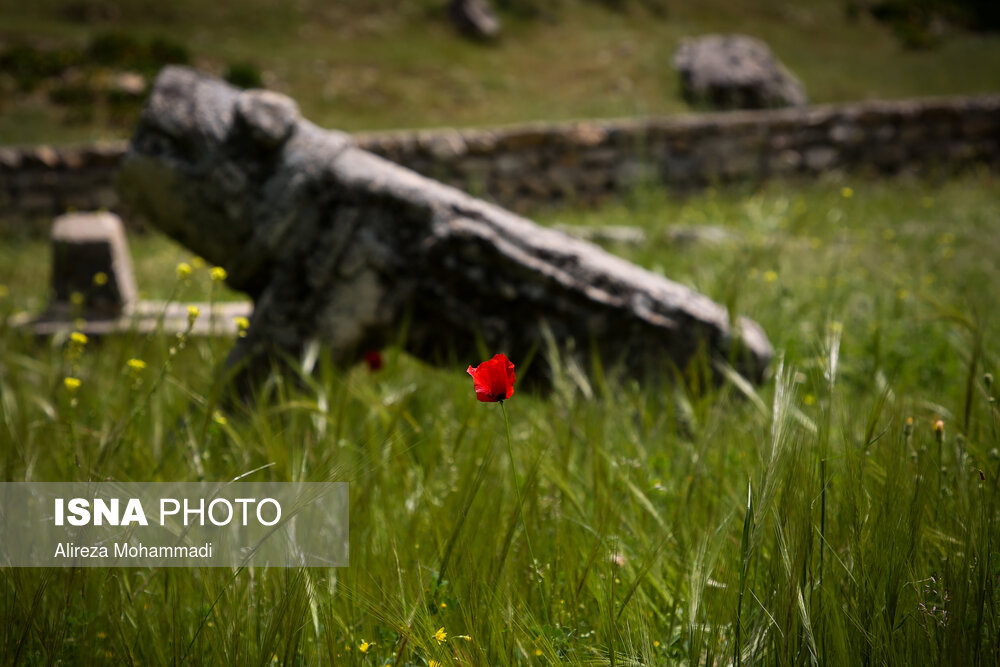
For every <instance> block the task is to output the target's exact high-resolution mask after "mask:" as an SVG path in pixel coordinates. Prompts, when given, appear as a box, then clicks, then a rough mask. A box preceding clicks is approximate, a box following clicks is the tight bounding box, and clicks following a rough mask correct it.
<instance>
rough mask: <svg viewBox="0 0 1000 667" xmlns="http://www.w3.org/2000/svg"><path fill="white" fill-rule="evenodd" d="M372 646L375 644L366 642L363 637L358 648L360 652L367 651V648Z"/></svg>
mask: <svg viewBox="0 0 1000 667" xmlns="http://www.w3.org/2000/svg"><path fill="white" fill-rule="evenodd" d="M372 646H375V642H366V641H365V640H364V639H362V640H361V646H359V647H358V650H359V651H361V652H362V653H368V649H370V648H371V647H372Z"/></svg>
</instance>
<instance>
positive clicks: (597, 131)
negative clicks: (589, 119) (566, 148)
mask: <svg viewBox="0 0 1000 667" xmlns="http://www.w3.org/2000/svg"><path fill="white" fill-rule="evenodd" d="M607 138H608V133H607V132H606V131H605V130H604V128H603V127H601V126H600V125H598V124H596V123H579V124H577V125H574V126H573V127H571V128H570V130H569V132H567V133H566V134H565V135H564V139H565V141H566V143H568V144H571V145H573V146H581V147H586V148H589V147H592V146H598V145H600V144H602V143H604V142H605V141H606V140H607Z"/></svg>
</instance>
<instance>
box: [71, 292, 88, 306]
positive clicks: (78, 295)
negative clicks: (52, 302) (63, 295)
mask: <svg viewBox="0 0 1000 667" xmlns="http://www.w3.org/2000/svg"><path fill="white" fill-rule="evenodd" d="M83 301H84V297H83V292H73V293H72V294H70V295H69V302H70V303H71V304H73V305H74V306H78V307H79V306H82V305H83Z"/></svg>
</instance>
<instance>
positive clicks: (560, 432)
mask: <svg viewBox="0 0 1000 667" xmlns="http://www.w3.org/2000/svg"><path fill="white" fill-rule="evenodd" d="M998 185H1000V184H998V183H997V177H996V175H995V174H990V173H988V172H970V173H967V174H965V175H961V176H958V177H955V178H952V179H949V180H944V181H918V180H907V179H895V180H890V181H871V180H869V179H860V178H859V179H857V180H851V179H849V178H844V177H840V178H834V177H831V178H829V179H824V180H822V181H821V182H818V183H812V184H772V185H769V186H766V187H764V188H763V189H761V190H757V191H725V192H715V191H711V190H709V191H706V192H703V193H701V194H698V195H695V196H692V197H690V198H686V199H676V198H674V197H672V196H668V195H666V194H664V193H661V192H658V191H655V190H645V191H641V192H638V193H636V194H635V195H634V196H633V197H631V198H628V199H627V200H625V201H623V202H621V203H619V204H614V205H611V206H609V207H606V208H604V209H601V210H596V211H562V212H556V213H546V214H544V217H545V219H544V220H543V221H544V222H546V223H549V224H555V223H559V224H569V225H606V224H629V225H637V226H640V227H642V228H643V230H644V231H645V232H646V234H647V236H648V241H647V243H645V244H643V245H642V246H639V247H632V246H624V245H622V246H613V247H612V248H611V249H612V250H613V251H615V252H617V253H620V254H622V255H624V256H626V257H628V258H630V259H632V260H634V261H636V262H638V263H640V264H642V265H644V266H646V267H647V268H650V269H652V270H654V271H662V272H664V273H665V274H666V275H668V276H669V277H671V278H673V279H675V280H678V281H681V282H683V283H686V284H689V285H692V286H694V287H696V288H697V289H699V290H701V291H703V292H705V293H706V294H708V295H709V296H711V297H713V298H714V299H716V300H718V301H720V302H722V303H725V304H727V305H728V306H729V307H730V308H732V309H733V310H735V311H738V312H741V313H744V314H746V315H748V316H750V317H752V318H754V319H756V320H758V321H759V322H760V323H761V324H762V325H763V326H764V327H765V329H766V330H767V332H768V334H769V335H770V337H771V340H772V342H773V343H774V344H775V347H776V349H777V351H778V358H777V359H776V361H775V363H774V365H773V367H772V373H771V375H770V377H769V379H768V380H767V381H766V382H765V384H764V385H762V386H760V387H751V386H748V385H746V384H745V383H742V382H739V381H738V380H737V379H736V378H730V379H729V381H726V382H724V383H722V384H721V385H718V386H713V385H707V384H706V383H705V382H704V378H703V375H702V373H700V372H699V369H698V368H697V367H695V368H692V369H690V372H689V373H688V375H687V377H686V380H685V381H684V382H679V383H676V384H672V385H653V384H645V383H638V382H635V381H631V380H627V379H623V378H621V377H619V376H618V375H617V374H616V371H615V369H614V368H603V369H600V370H598V371H597V372H595V373H593V374H591V375H589V376H588V375H584V374H582V373H580V372H579V369H578V367H577V366H576V365H575V364H574V362H573V361H572V360H571V359H570V358H568V357H566V356H565V355H562V354H560V353H559V352H558V351H556V350H554V349H549V350H546V351H544V353H545V354H549V355H550V356H551V358H552V360H553V362H554V366H555V368H556V369H557V378H556V382H555V386H554V389H553V390H552V391H551V393H548V394H544V395H533V394H531V393H529V392H527V391H518V392H516V393H515V395H514V396H513V398H512V399H510V400H509V401H508V402H507V404H506V406H507V410H508V412H509V414H510V419H511V429H512V443H513V457H514V461H515V464H516V468H517V471H518V475H519V478H520V480H521V483H522V486H523V489H522V495H523V496H524V516H525V520H526V528H527V530H526V531H525V530H524V529H522V526H521V523H520V520H519V516H518V505H517V500H516V494H515V489H514V486H513V483H512V481H511V470H510V461H509V459H508V453H507V444H506V439H505V435H504V424H503V419H502V417H501V414H500V410H499V408H498V406H497V405H493V404H481V403H478V402H477V401H476V400H475V397H474V395H473V390H472V383H471V380H470V378H469V377H468V376H467V375H466V374H465V367H466V365H468V364H470V363H471V364H476V363H478V362H479V361H481V360H482V359H485V358H486V356H483V357H482V359H459V360H456V363H455V365H454V367H429V366H426V365H423V364H421V363H419V362H416V361H415V360H413V359H411V358H409V357H407V356H406V355H405V354H402V353H401V352H399V351H398V349H395V348H391V349H388V350H386V351H385V356H386V362H387V363H386V365H385V367H384V368H383V369H382V370H381V371H379V372H376V373H372V372H369V371H368V369H367V368H365V367H364V366H363V365H359V366H358V367H355V368H351V369H339V368H335V367H331V366H330V365H329V364H326V363H324V362H323V361H322V359H321V361H320V363H319V368H318V371H317V373H316V374H315V375H311V376H307V377H304V378H301V379H300V380H298V381H296V380H295V379H294V378H290V377H284V378H274V379H272V380H271V381H270V382H269V383H268V384H267V385H266V386H265V387H264V389H263V392H262V393H261V395H260V396H259V398H258V400H257V401H256V403H255V404H252V405H248V406H245V407H242V408H239V409H237V410H235V411H233V412H228V413H226V412H221V411H220V410H219V405H218V399H219V396H220V391H221V388H220V387H219V386H218V384H217V377H218V375H217V371H218V369H219V367H220V365H221V364H222V362H223V360H224V358H225V354H226V350H227V349H228V347H229V346H230V345H231V341H227V340H191V341H185V342H184V345H181V344H180V343H179V342H178V340H177V339H176V338H174V337H171V336H164V335H154V336H152V337H149V338H146V337H142V336H137V335H136V336H122V337H117V338H113V339H107V340H101V341H96V340H91V341H90V342H88V343H87V344H86V346H85V347H84V349H83V350H82V354H81V355H80V357H79V359H75V358H74V357H73V355H72V354H71V353H70V350H71V347H70V344H69V343H68V342H67V341H66V340H65V339H63V338H55V339H51V340H36V339H34V338H32V337H30V336H27V335H25V334H23V333H21V332H19V331H15V330H13V329H12V328H10V327H9V326H6V325H0V413H2V420H0V423H2V428H0V452H2V458H0V470H2V474H3V479H4V480H19V481H20V480H35V481H40V480H88V479H114V480H122V481H154V480H171V481H177V480H190V481H195V480H201V479H205V480H227V479H231V478H233V477H236V476H237V475H240V474H243V473H245V472H248V471H251V470H254V469H258V468H261V467H262V466H268V467H266V468H263V469H262V470H260V471H259V472H257V473H255V474H254V475H253V476H252V478H253V479H255V480H259V481H265V480H273V481H284V480H320V479H327V478H333V479H336V480H342V481H348V482H350V484H351V566H350V567H349V568H342V569H336V570H321V569H305V570H280V569H256V570H249V569H244V570H228V569H178V570H172V569H143V568H137V569H97V570H93V569H74V570H59V569H53V570H41V569H4V570H0V661H2V662H4V663H5V664H10V663H12V662H18V661H21V662H24V663H27V664H94V663H98V664H100V663H104V664H129V665H131V664H194V663H205V664H227V665H229V664H240V665H243V664H245V665H271V664H294V665H298V664H303V665H305V664H330V665H333V664H356V665H430V664H440V665H451V664H475V665H479V664H482V665H486V664H493V665H497V664H536V665H548V664H556V663H565V664H612V665H635V664H650V665H652V664H684V665H721V664H732V663H741V664H747V665H749V664H768V665H793V664H794V665H798V664H803V665H804V664H814V663H820V664H829V665H866V664H872V665H912V664H961V665H973V664H995V662H996V660H997V657H998V643H1000V618H998V615H997V614H998V611H1000V607H998V602H1000V600H998V593H997V588H996V583H997V577H998V575H1000V560H998V558H1000V554H998V548H1000V526H998V520H1000V514H998V512H1000V507H998V502H1000V433H998V427H1000V421H998V420H1000V413H998V410H997V407H996V405H995V403H994V400H993V398H992V397H993V396H994V395H995V394H996V391H997V390H996V387H995V386H993V385H992V384H991V383H990V380H989V378H988V376H987V375H986V374H987V373H993V374H994V375H995V374H996V372H997V360H998V359H997V354H998V350H1000V348H998V344H997V341H998V334H1000V331H998V318H997V313H998V308H1000V293H998V292H997V290H996V289H995V287H996V285H997V284H1000V268H998V265H997V263H996V257H997V256H1000V229H998V225H1000V220H998V218H997V211H998V210H1000V187H998ZM678 225H680V226H684V227H690V226H697V227H699V228H702V229H704V228H705V227H706V226H712V227H718V228H720V233H718V234H717V236H718V237H719V238H720V239H721V240H717V241H712V242H710V241H695V242H692V243H690V244H682V243H680V242H678V241H676V240H671V239H676V235H675V234H671V233H670V232H671V230H672V229H675V226H678ZM132 244H133V252H134V254H135V255H136V258H137V267H138V273H139V281H140V287H142V288H143V289H145V290H146V291H147V293H148V295H149V296H152V297H157V296H158V297H164V296H166V295H168V294H171V293H173V292H174V290H175V288H176V284H175V278H174V276H173V271H174V269H173V267H174V265H175V264H176V262H178V261H181V260H190V256H189V255H187V254H185V253H184V251H182V250H180V249H178V248H176V247H175V246H173V245H172V244H169V243H168V242H166V241H165V240H163V239H161V238H159V237H157V236H155V235H147V236H144V237H135V238H133V239H132ZM0 253H2V256H0V284H2V285H3V286H4V287H3V288H0V294H2V295H3V296H2V298H0V313H3V314H5V315H6V314H12V313H15V312H20V311H22V310H25V309H34V308H37V307H38V306H39V305H40V304H41V303H42V301H43V299H44V296H45V295H44V285H45V280H46V276H45V273H46V264H47V249H46V247H45V245H44V243H43V242H42V241H40V240H37V239H30V238H29V239H18V238H8V239H5V242H4V243H3V244H0ZM208 285H209V278H208V274H207V269H200V270H198V271H196V274H195V276H194V277H193V278H192V285H191V286H188V287H184V288H183V290H182V291H181V292H180V298H182V299H185V300H186V299H199V298H204V296H205V294H206V293H207V291H208V289H209V288H208ZM171 348H174V350H175V352H174V353H171V351H170V350H171ZM493 352H495V351H494V350H484V351H483V353H484V355H487V354H488V355H490V356H491V355H492V354H493ZM130 358H140V359H142V360H144V361H145V362H146V363H147V367H146V369H145V370H143V371H140V372H135V371H130V370H129V369H128V367H127V364H126V362H127V360H128V359H130ZM514 362H515V363H519V362H520V360H518V359H514ZM518 370H519V373H520V374H521V375H520V377H521V378H523V377H525V376H528V375H530V374H531V373H532V369H531V368H530V367H529V368H526V369H524V368H521V367H520V366H519V369H518ZM70 375H71V376H74V377H77V378H79V379H80V380H81V383H82V384H81V386H80V388H79V389H78V390H77V391H76V393H75V394H73V395H71V393H70V392H69V391H68V390H67V389H66V387H65V386H64V382H63V380H64V377H66V376H70ZM74 399H75V400H74ZM911 419H912V422H911V421H910V420H911ZM937 420H941V422H942V424H943V430H942V431H941V432H936V431H935V428H934V424H935V422H936V421H937ZM529 538H530V544H531V547H532V551H533V553H534V557H535V561H534V562H532V560H531V558H530V556H529V550H528V539H529ZM440 628H443V632H444V633H446V634H447V636H446V638H442V637H441V634H440V633H438V630H439V629H440ZM436 634H437V637H435V635H436ZM439 638H441V639H444V641H439Z"/></svg>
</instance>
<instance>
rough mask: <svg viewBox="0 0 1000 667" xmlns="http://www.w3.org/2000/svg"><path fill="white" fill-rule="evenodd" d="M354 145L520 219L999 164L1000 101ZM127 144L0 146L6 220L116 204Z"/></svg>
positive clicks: (534, 127)
mask: <svg viewBox="0 0 1000 667" xmlns="http://www.w3.org/2000/svg"><path fill="white" fill-rule="evenodd" d="M354 139H355V141H356V142H357V143H358V144H359V145H360V146H361V147H362V148H365V149H367V150H369V151H372V152H374V153H376V154H378V155H381V156H383V157H385V158H387V159H389V160H392V161H393V162H397V163H399V164H402V165H404V166H406V167H409V168H411V169H413V170H414V171H417V172H419V173H421V174H423V175H425V176H429V177H431V178H435V179H437V180H440V181H444V182H445V183H449V184H451V185H455V186H457V187H459V188H462V189H464V190H467V191H469V192H471V193H473V194H475V195H477V196H482V197H485V198H487V199H491V200H493V201H496V202H497V203H499V204H501V205H503V206H507V207H509V208H512V209H515V210H519V211H523V210H525V209H529V208H535V207H539V206H545V205H550V204H562V203H581V204H589V203H593V202H598V201H601V200H604V199H606V198H608V197H611V196H614V195H616V194H620V193H623V192H627V191H629V190H630V189H632V188H635V187H637V186H640V185H644V184H666V185H667V186H670V187H675V188H683V189H687V188H693V187H699V186H703V185H706V184H714V183H724V182H731V181H747V180H749V181H755V180H764V179H769V178H775V177H787V176H795V175H801V176H807V177H808V176H815V175H817V174H820V173H823V172H826V171H830V170H844V171H856V170H871V171H875V172H880V173H898V172H906V171H914V172H921V171H927V170H934V169H949V170H950V169H958V168H962V167H965V166H968V165H972V164H986V165H989V166H991V167H993V168H1000V94H998V95H985V96H976V97H960V98H944V99H927V100H903V101H891V102H862V103H857V104H845V105H836V106H814V107H807V108H803V109H781V110H763V111H732V112H724V113H710V114H686V115H678V116H661V117H651V118H637V119H626V120H607V121H581V122H571V123H539V124H528V125H517V126H509V127H501V128H493V129H443V130H427V131H417V132H414V131H404V132H383V133H366V134H358V135H355V137H354ZM125 149H126V144H125V143H113V144H100V145H89V146H83V147H68V148H58V149H57V148H51V147H48V146H36V147H30V148H17V147H0V221H8V222H9V221H11V220H21V219H30V218H50V217H52V216H54V215H57V214H60V213H63V212H65V211H66V210H72V209H81V210H82V209H99V208H111V209H114V208H116V207H117V205H118V198H117V196H116V194H115V192H114V187H113V183H114V173H115V171H116V168H117V165H118V163H119V161H120V159H121V157H122V156H123V154H124V151H125Z"/></svg>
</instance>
